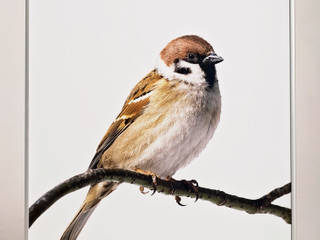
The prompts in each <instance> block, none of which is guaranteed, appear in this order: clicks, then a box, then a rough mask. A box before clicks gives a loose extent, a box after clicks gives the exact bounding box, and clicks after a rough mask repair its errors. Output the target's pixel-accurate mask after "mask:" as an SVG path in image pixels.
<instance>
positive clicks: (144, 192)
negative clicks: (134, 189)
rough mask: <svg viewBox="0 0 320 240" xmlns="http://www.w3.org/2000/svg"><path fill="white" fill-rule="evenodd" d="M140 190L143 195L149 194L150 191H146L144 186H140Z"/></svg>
mask: <svg viewBox="0 0 320 240" xmlns="http://www.w3.org/2000/svg"><path fill="white" fill-rule="evenodd" d="M139 190H140V192H141V193H142V194H143V195H145V194H147V193H148V192H149V191H144V187H143V186H140V187H139Z"/></svg>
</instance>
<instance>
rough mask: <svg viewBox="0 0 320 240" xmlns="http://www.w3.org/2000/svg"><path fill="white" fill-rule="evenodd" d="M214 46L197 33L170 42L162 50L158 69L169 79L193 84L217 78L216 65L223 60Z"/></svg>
mask: <svg viewBox="0 0 320 240" xmlns="http://www.w3.org/2000/svg"><path fill="white" fill-rule="evenodd" d="M222 61H223V58H222V57H220V56H218V55H217V54H216V53H215V51H214V50H213V48H212V46H211V45H210V44H209V43H208V42H207V41H206V40H204V39H203V38H201V37H198V36H196V35H186V36H182V37H179V38H176V39H174V40H172V41H171V42H169V43H168V44H167V46H166V47H165V48H164V49H163V50H162V51H161V52H160V60H159V62H158V65H157V67H156V69H157V70H158V72H159V74H161V75H162V76H164V77H165V78H167V79H168V80H174V79H177V80H183V81H186V82H189V83H193V84H203V83H207V84H208V85H209V86H212V85H213V83H214V82H215V80H216V69H215V65H216V64H217V63H219V62H222Z"/></svg>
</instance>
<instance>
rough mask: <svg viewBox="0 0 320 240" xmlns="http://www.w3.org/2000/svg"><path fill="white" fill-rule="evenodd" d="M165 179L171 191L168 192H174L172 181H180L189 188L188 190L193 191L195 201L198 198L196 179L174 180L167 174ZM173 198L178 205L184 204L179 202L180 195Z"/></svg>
mask: <svg viewBox="0 0 320 240" xmlns="http://www.w3.org/2000/svg"><path fill="white" fill-rule="evenodd" d="M167 180H168V181H169V182H170V185H171V191H170V194H174V192H175V188H174V184H173V183H174V182H182V183H183V184H184V185H185V186H186V187H187V188H188V190H189V192H194V193H195V195H196V199H195V202H196V201H197V200H198V199H199V184H198V182H197V181H196V180H189V181H187V180H180V181H179V180H175V179H173V178H172V177H170V176H168V177H167ZM175 200H176V202H177V203H178V204H179V205H180V206H186V205H185V204H182V203H181V197H180V196H175Z"/></svg>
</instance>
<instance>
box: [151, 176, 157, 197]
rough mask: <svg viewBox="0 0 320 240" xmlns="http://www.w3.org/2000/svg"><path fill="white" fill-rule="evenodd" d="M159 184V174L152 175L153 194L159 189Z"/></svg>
mask: <svg viewBox="0 0 320 240" xmlns="http://www.w3.org/2000/svg"><path fill="white" fill-rule="evenodd" d="M157 184H158V183H157V176H156V175H152V186H153V189H152V193H151V196H152V195H153V194H155V193H156V191H157Z"/></svg>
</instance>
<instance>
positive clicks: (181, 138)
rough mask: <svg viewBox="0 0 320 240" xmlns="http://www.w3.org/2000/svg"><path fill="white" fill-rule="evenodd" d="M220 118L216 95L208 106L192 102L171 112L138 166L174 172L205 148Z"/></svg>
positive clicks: (167, 173)
mask: <svg viewBox="0 0 320 240" xmlns="http://www.w3.org/2000/svg"><path fill="white" fill-rule="evenodd" d="M219 100H220V99H219ZM219 118H220V101H215V99H212V102H210V103H209V106H206V107H205V108H197V107H193V106H189V107H188V108H187V109H183V110H180V111H174V112H172V113H171V114H168V116H167V117H166V118H165V119H164V120H163V121H162V122H161V124H160V125H159V126H157V127H156V129H154V131H153V132H154V133H155V134H158V135H157V136H156V140H155V141H154V142H153V143H152V144H150V145H149V146H148V147H147V148H146V149H145V150H144V151H143V153H142V155H141V156H140V157H139V159H138V160H137V162H136V166H137V167H139V168H141V169H144V170H149V171H151V172H154V173H155V174H157V175H158V176H160V177H167V176H172V175H173V174H174V173H175V172H176V171H177V170H178V169H180V168H181V167H184V166H185V165H187V164H188V163H189V162H190V161H191V160H193V159H194V158H195V157H197V156H198V155H199V153H200V152H201V151H202V150H203V149H204V147H205V146H206V145H207V143H208V142H209V140H210V139H211V138H212V136H213V133H214V131H215V129H216V127H217V124H218V121H219ZM164 129H165V130H164Z"/></svg>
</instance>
